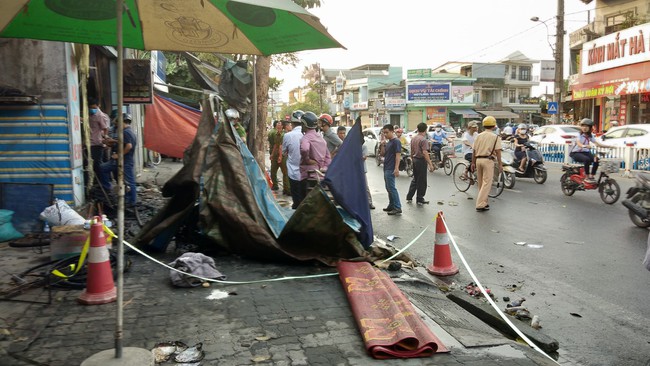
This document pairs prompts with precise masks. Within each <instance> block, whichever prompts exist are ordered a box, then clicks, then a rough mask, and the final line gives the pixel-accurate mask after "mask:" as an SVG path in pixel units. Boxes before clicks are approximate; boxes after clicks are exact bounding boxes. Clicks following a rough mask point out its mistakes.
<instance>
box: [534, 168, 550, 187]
mask: <svg viewBox="0 0 650 366" xmlns="http://www.w3.org/2000/svg"><path fill="white" fill-rule="evenodd" d="M546 178H548V174H547V173H546V170H538V169H534V170H533V179H535V183H537V184H544V182H546Z"/></svg>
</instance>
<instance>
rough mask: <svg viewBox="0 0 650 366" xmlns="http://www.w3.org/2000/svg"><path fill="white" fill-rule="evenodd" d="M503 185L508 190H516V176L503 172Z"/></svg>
mask: <svg viewBox="0 0 650 366" xmlns="http://www.w3.org/2000/svg"><path fill="white" fill-rule="evenodd" d="M503 184H505V186H506V188H508V189H513V188H515V174H514V173H510V172H503Z"/></svg>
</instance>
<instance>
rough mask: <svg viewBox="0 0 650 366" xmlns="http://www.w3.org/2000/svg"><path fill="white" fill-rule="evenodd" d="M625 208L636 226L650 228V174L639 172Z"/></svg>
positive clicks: (624, 203)
mask: <svg viewBox="0 0 650 366" xmlns="http://www.w3.org/2000/svg"><path fill="white" fill-rule="evenodd" d="M623 206H625V207H626V208H627V209H628V210H629V212H628V213H629V215H630V220H632V222H633V223H634V225H636V226H638V227H641V228H647V227H650V174H648V173H643V172H639V173H638V174H637V175H636V185H635V186H634V187H630V189H629V190H628V191H627V199H625V200H623Z"/></svg>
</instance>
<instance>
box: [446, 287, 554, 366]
mask: <svg viewBox="0 0 650 366" xmlns="http://www.w3.org/2000/svg"><path fill="white" fill-rule="evenodd" d="M447 298H448V299H450V300H451V301H453V302H455V303H456V304H458V305H459V306H461V307H462V308H463V309H465V310H467V311H468V312H469V313H471V314H472V315H474V316H475V317H477V318H479V319H481V320H482V321H484V322H485V323H486V324H488V325H489V326H491V327H492V328H494V329H496V330H498V331H500V332H501V333H503V334H506V335H508V336H509V337H512V338H517V337H518V336H517V333H515V331H514V330H512V328H510V326H508V324H506V322H504V321H503V319H501V317H500V316H499V314H497V313H496V311H495V310H494V308H492V306H490V304H488V303H484V302H482V301H480V300H478V299H475V298H473V297H471V296H469V295H467V294H466V293H465V292H463V291H459V290H455V291H451V292H450V293H448V294H447ZM510 319H511V321H512V323H513V324H515V326H516V327H517V328H519V330H521V332H522V333H524V334H525V335H526V337H528V338H529V339H530V340H531V341H533V342H535V344H536V345H537V346H538V347H539V348H541V349H542V350H543V351H544V352H550V353H552V352H557V350H558V349H559V348H560V344H559V342H558V341H557V340H555V339H553V338H551V337H550V336H548V335H546V334H545V333H544V332H542V331H541V330H538V329H533V328H531V327H530V325H529V324H528V323H526V322H524V321H521V320H519V319H516V318H514V317H511V318H510Z"/></svg>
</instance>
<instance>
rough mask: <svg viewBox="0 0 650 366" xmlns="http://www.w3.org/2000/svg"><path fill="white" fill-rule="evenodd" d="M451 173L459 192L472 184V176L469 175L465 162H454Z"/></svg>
mask: <svg viewBox="0 0 650 366" xmlns="http://www.w3.org/2000/svg"><path fill="white" fill-rule="evenodd" d="M453 173H454V174H453V176H452V178H453V180H454V185H455V186H456V189H458V190H459V191H460V192H465V191H467V190H468V189H469V186H471V185H472V178H471V177H470V175H471V173H470V172H469V170H468V166H467V163H464V162H461V163H458V164H456V166H455V167H454V171H453Z"/></svg>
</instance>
